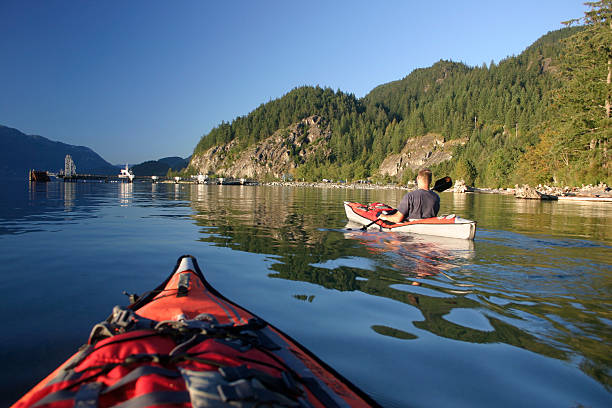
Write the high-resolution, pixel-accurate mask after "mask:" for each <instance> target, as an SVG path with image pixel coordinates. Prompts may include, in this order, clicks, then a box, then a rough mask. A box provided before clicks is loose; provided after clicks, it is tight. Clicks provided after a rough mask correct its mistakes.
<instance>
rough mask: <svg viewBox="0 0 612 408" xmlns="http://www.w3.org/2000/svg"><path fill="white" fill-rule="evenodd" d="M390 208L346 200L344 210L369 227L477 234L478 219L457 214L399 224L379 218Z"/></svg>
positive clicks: (461, 235) (435, 233)
mask: <svg viewBox="0 0 612 408" xmlns="http://www.w3.org/2000/svg"><path fill="white" fill-rule="evenodd" d="M389 210H393V208H392V207H390V206H388V205H386V204H382V203H373V204H371V205H369V206H365V205H362V204H359V203H352V202H348V201H345V202H344V211H345V212H346V216H347V218H348V219H349V221H351V222H354V223H357V224H361V225H363V226H364V227H365V226H367V228H368V229H376V230H379V231H387V232H390V231H395V232H409V233H412V234H423V235H431V236H438V237H446V238H457V239H468V240H473V239H474V236H475V235H476V221H472V220H466V219H464V218H459V217H457V216H455V215H448V216H445V217H433V218H425V219H422V220H410V221H406V222H401V223H397V224H394V223H391V222H388V221H384V220H381V219H378V217H379V216H380V215H381V214H382V212H383V211H389Z"/></svg>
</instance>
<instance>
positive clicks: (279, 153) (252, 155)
mask: <svg viewBox="0 0 612 408" xmlns="http://www.w3.org/2000/svg"><path fill="white" fill-rule="evenodd" d="M330 136H331V131H330V130H329V128H328V124H327V122H326V121H325V120H324V119H323V118H322V117H320V116H316V115H315V116H310V117H308V118H306V119H303V120H301V121H300V122H298V123H296V124H294V125H292V126H290V127H289V128H285V129H281V130H279V131H277V132H275V133H274V134H273V135H272V136H270V137H268V138H267V139H264V140H262V141H260V142H259V143H256V144H254V145H252V146H250V147H248V148H247V149H245V150H242V151H237V141H236V140H233V141H231V142H230V143H228V144H225V145H222V146H214V147H212V148H210V149H209V150H207V151H206V152H204V153H200V154H198V155H194V156H193V157H192V159H191V163H190V166H191V167H192V168H194V169H196V170H197V171H199V172H200V173H202V174H206V173H209V172H212V173H216V174H219V175H222V176H225V177H235V178H242V177H244V178H254V179H263V178H264V177H265V176H267V175H269V176H272V177H275V178H281V177H282V176H283V175H284V174H287V173H291V172H292V170H293V169H295V168H296V167H297V166H299V165H300V164H302V163H304V162H305V161H306V159H307V158H308V157H310V156H312V155H315V154H321V155H322V156H323V157H327V156H329V155H330V154H331V148H330V147H329V145H328V143H327V142H328V140H329V138H330Z"/></svg>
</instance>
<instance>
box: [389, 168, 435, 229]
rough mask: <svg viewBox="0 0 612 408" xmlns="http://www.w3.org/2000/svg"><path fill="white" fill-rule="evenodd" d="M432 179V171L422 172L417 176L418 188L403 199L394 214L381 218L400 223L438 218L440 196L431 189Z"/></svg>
mask: <svg viewBox="0 0 612 408" xmlns="http://www.w3.org/2000/svg"><path fill="white" fill-rule="evenodd" d="M431 179H432V176H431V170H429V169H423V170H420V171H419V174H418V175H417V187H418V188H417V189H416V190H414V191H411V192H409V193H406V194H405V195H404V197H402V201H401V202H400V204H399V206H398V207H397V211H396V212H395V213H394V214H391V215H384V214H381V215H380V216H379V218H380V219H381V220H385V221H390V222H393V223H398V222H402V221H404V219H409V220H412V219H421V218H430V217H435V216H437V215H438V211H440V196H438V194H436V193H435V192H434V191H432V190H430V189H429V185H430V184H431Z"/></svg>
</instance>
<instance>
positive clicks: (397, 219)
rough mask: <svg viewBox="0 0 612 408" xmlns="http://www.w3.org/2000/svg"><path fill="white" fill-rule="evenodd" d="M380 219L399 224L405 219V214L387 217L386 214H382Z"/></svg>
mask: <svg viewBox="0 0 612 408" xmlns="http://www.w3.org/2000/svg"><path fill="white" fill-rule="evenodd" d="M378 218H379V219H381V220H383V221H389V222H392V223H394V224H397V223H398V222H402V221H403V219H404V214H402V213H401V212H399V211H397V212H395V213H393V214H391V215H385V214H381V215H380V216H379V217H378Z"/></svg>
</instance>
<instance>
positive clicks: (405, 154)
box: [379, 133, 467, 178]
mask: <svg viewBox="0 0 612 408" xmlns="http://www.w3.org/2000/svg"><path fill="white" fill-rule="evenodd" d="M466 142H467V140H465V139H458V140H449V141H448V142H445V141H444V138H443V137H442V136H441V135H438V134H434V133H429V134H426V135H425V136H420V137H414V138H411V139H408V140H407V141H406V145H405V146H404V148H403V149H402V151H401V152H400V153H399V154H392V155H390V156H388V157H387V158H386V159H385V160H384V161H383V162H382V164H381V165H380V170H379V172H380V174H381V175H383V176H384V175H389V176H392V177H393V176H398V177H400V178H401V177H402V175H403V174H404V172H405V171H406V170H407V169H410V170H412V171H415V170H419V169H421V168H424V167H430V166H433V165H435V164H438V163H442V162H444V161H448V160H450V159H452V158H453V156H452V152H453V150H454V149H455V147H456V146H457V145H460V144H465V143H466Z"/></svg>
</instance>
